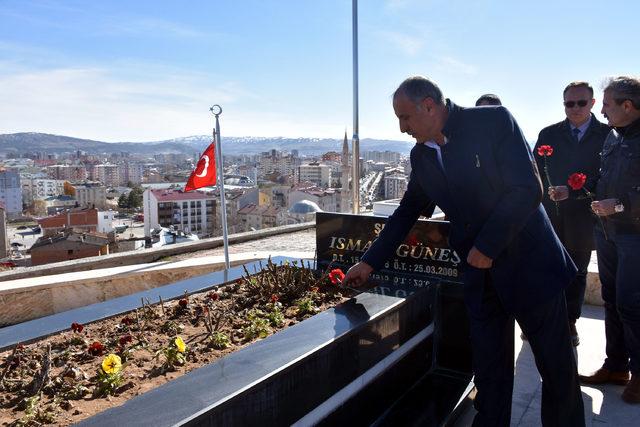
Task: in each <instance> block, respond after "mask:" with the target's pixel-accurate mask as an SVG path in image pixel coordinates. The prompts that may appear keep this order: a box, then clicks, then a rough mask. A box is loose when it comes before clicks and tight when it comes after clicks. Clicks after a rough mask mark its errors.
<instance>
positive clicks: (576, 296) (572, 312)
mask: <svg viewBox="0 0 640 427" xmlns="http://www.w3.org/2000/svg"><path fill="white" fill-rule="evenodd" d="M567 251H568V252H569V256H571V259H572V260H573V262H574V263H575V264H576V267H577V268H578V273H577V274H576V277H575V279H573V281H572V282H571V283H570V284H569V286H567V288H566V289H565V290H564V294H565V296H566V297H567V315H568V317H569V322H570V323H575V321H576V320H578V319H579V318H580V314H581V313H582V304H583V303H584V291H585V289H586V288H587V268H588V267H589V261H591V251H575V250H571V249H567Z"/></svg>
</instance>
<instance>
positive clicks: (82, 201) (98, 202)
mask: <svg viewBox="0 0 640 427" xmlns="http://www.w3.org/2000/svg"><path fill="white" fill-rule="evenodd" d="M73 188H74V189H75V191H76V194H75V197H76V200H77V201H78V206H80V207H82V208H91V207H95V208H96V209H106V207H107V187H105V186H104V185H101V184H99V183H90V184H78V185H74V186H73Z"/></svg>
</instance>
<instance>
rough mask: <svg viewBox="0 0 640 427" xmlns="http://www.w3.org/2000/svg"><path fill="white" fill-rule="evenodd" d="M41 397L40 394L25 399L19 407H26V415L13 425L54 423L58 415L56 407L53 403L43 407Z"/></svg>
mask: <svg viewBox="0 0 640 427" xmlns="http://www.w3.org/2000/svg"><path fill="white" fill-rule="evenodd" d="M40 399H41V395H40V394H36V395H34V396H31V397H27V398H25V399H23V400H22V401H21V402H20V404H19V405H18V407H19V408H22V409H24V416H23V417H22V418H20V419H19V420H16V421H15V422H14V423H12V426H32V425H37V426H38V425H42V424H52V423H53V422H54V421H55V419H56V417H57V415H58V414H57V412H56V410H55V407H54V406H53V405H47V406H46V407H44V408H43V407H41V405H40Z"/></svg>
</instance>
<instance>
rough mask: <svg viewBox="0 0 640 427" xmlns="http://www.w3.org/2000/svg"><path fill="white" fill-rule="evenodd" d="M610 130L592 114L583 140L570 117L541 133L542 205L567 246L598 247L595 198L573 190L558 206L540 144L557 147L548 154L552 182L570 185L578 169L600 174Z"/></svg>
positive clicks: (593, 175) (537, 157) (581, 171)
mask: <svg viewBox="0 0 640 427" xmlns="http://www.w3.org/2000/svg"><path fill="white" fill-rule="evenodd" d="M610 130H611V129H610V128H609V126H607V125H605V124H603V123H600V122H599V121H598V120H597V119H596V118H595V116H594V115H593V114H592V115H591V123H590V124H589V127H588V128H587V131H586V132H585V134H584V135H583V136H582V138H581V139H580V142H578V141H576V139H575V138H574V137H573V135H572V133H571V127H570V125H569V120H566V119H565V120H563V121H561V122H560V123H556V124H554V125H551V126H549V127H546V128H544V129H542V130H541V131H540V135H539V136H538V141H537V142H536V146H535V148H534V150H533V154H534V157H535V159H536V162H537V163H538V169H539V170H540V173H541V175H542V182H543V184H544V198H543V200H542V204H543V205H544V208H545V210H546V211H547V215H549V219H550V220H551V224H553V228H554V229H555V231H556V234H557V235H558V237H559V238H560V241H561V242H562V243H563V244H564V245H565V247H567V249H570V250H575V251H590V250H593V249H594V248H595V244H594V241H593V226H594V224H595V221H596V219H595V217H594V216H593V214H592V212H591V207H590V203H591V200H589V199H588V198H586V197H585V192H584V191H582V190H580V191H578V192H573V193H574V194H572V197H571V198H570V199H568V200H565V201H562V202H560V203H558V204H557V207H556V203H554V202H553V201H551V199H550V198H549V195H548V193H547V188H548V187H549V183H548V182H547V178H546V177H545V176H544V173H543V168H544V158H543V157H542V156H539V155H538V147H540V146H541V145H550V146H551V147H553V154H552V155H551V156H549V157H547V168H548V171H549V178H550V179H551V185H567V179H568V178H569V176H570V175H571V174H572V173H575V172H580V173H583V174H585V175H587V178H589V177H595V176H597V175H598V168H599V167H600V152H601V151H602V144H603V143H604V140H605V138H606V137H607V134H608V133H609V131H610ZM576 193H577V194H576Z"/></svg>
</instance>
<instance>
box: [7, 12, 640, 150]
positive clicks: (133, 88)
mask: <svg viewBox="0 0 640 427" xmlns="http://www.w3.org/2000/svg"><path fill="white" fill-rule="evenodd" d="M0 4H1V7H0V22H2V25H1V26H0V58H1V59H0V96H2V98H3V99H7V100H10V101H11V102H5V103H3V104H2V105H1V106H0V116H2V117H3V120H2V123H0V133H15V132H43V133H52V134H58V135H66V136H72V137H77V138H86V139H93V140H99V141H108V142H116V141H133V142H142V141H158V140H167V139H171V138H180V137H187V136H191V135H205V134H208V133H209V132H210V129H211V127H212V124H213V120H212V116H211V115H210V113H209V112H208V108H209V106H210V105H211V104H213V103H219V104H221V105H222V106H223V109H224V112H223V114H222V116H221V127H222V138H223V140H224V138H225V136H237V137H240V136H255V137H278V136H282V137H308V138H338V137H339V136H340V135H341V134H342V133H343V131H344V128H345V126H346V127H347V128H348V135H349V137H351V133H352V129H351V126H352V87H351V79H352V74H351V66H352V65H351V2H350V1H338V0H331V1H327V2H294V1H278V2H274V1H272V2H260V1H257V0H256V1H247V2H244V3H243V6H242V7H240V6H238V5H235V4H226V3H222V2H221V3H218V4H210V3H208V2H195V3H190V4H189V6H188V7H181V6H180V5H177V4H174V3H172V2H150V1H140V2H136V3H133V4H131V3H128V2H123V1H112V2H109V3H108V4H102V3H95V4H94V3H89V4H87V3H85V2H80V1H54V0H51V1H16V0H5V1H3V2H1V3H0ZM638 11H640V6H639V5H638V4H637V3H629V4H626V5H625V13H624V14H621V13H620V12H619V9H614V8H612V7H611V6H608V5H606V4H603V3H600V2H594V1H587V2H577V1H568V2H563V3H562V4H557V3H553V2H551V1H541V2H538V3H536V4H527V5H518V4H513V3H510V2H504V1H476V2H471V3H468V2H441V1H428V2H425V1H418V0H393V1H392V0H389V1H373V2H360V4H359V78H360V87H359V90H360V138H361V139H363V138H376V139H389V140H403V141H408V140H410V138H409V137H408V136H406V135H403V134H401V133H400V132H399V130H398V127H397V121H396V119H395V117H394V115H393V110H392V108H391V102H390V101H391V100H390V96H391V93H392V92H393V90H394V89H395V88H396V86H397V85H398V84H399V83H400V81H402V79H403V78H405V77H406V76H408V75H411V74H424V75H427V76H429V77H432V78H433V79H434V80H435V81H436V82H438V83H439V84H440V86H441V88H442V89H443V91H444V93H445V96H448V97H451V98H452V100H453V101H454V102H457V103H459V104H461V105H467V106H468V105H473V103H474V101H475V99H476V98H477V97H478V96H479V95H481V94H482V93H486V92H493V93H497V94H498V95H499V96H500V97H501V98H502V100H503V102H504V104H505V105H506V106H507V107H508V108H509V109H510V110H511V111H512V113H513V114H514V116H515V117H516V119H517V120H518V122H519V123H520V125H521V127H522V129H523V131H524V133H525V135H526V137H527V138H528V139H529V140H533V139H535V138H536V137H537V133H538V131H539V130H540V129H541V128H542V127H544V126H546V125H548V124H550V123H554V122H557V121H560V120H562V119H563V117H564V112H563V107H562V104H561V101H562V89H563V88H564V86H565V85H566V84H567V83H568V82H569V81H572V80H587V81H590V82H591V83H592V84H593V85H594V88H595V90H596V95H595V96H596V99H597V103H596V107H595V108H594V112H595V113H596V117H597V118H598V119H600V120H602V119H603V118H602V116H601V115H600V114H599V108H600V105H601V103H600V98H601V90H600V89H601V88H600V85H601V83H602V81H603V79H604V78H606V77H607V76H612V75H619V74H634V73H637V71H636V70H638V69H640V59H638V58H636V57H634V56H633V55H628V54H627V51H628V50H629V48H628V45H627V46H625V44H624V40H625V39H626V38H625V37H627V36H624V33H623V31H624V29H625V28H633V24H634V22H633V18H632V17H633V16H635V15H636V13H634V12H638ZM569 17H570V19H569ZM618 39H621V40H622V42H619V43H614V42H613V41H615V42H617V41H618ZM629 43H630V42H629Z"/></svg>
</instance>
